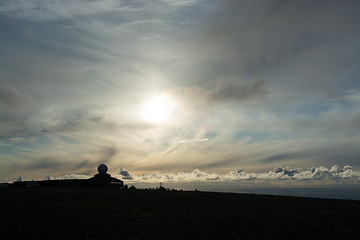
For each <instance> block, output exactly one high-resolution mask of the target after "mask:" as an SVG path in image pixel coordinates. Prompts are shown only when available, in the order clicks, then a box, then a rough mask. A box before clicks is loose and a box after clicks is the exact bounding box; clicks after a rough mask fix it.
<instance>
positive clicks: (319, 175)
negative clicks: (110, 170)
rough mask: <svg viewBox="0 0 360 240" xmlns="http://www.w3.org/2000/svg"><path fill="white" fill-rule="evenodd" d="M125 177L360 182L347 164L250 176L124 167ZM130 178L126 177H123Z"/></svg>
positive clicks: (358, 174) (138, 179)
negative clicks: (131, 170) (133, 171)
mask: <svg viewBox="0 0 360 240" xmlns="http://www.w3.org/2000/svg"><path fill="white" fill-rule="evenodd" d="M120 172H123V174H121V175H125V176H131V178H128V179H129V180H133V181H135V182H149V183H151V182H173V183H177V182H214V181H215V182H224V183H226V182H238V183H247V182H252V183H256V182H283V181H292V182H294V181H295V182H298V181H300V182H303V181H317V182H318V183H324V184H329V183H334V182H344V183H359V180H360V171H354V170H353V169H352V167H351V166H349V165H346V166H344V167H343V168H340V167H339V166H338V165H334V166H332V167H331V168H330V169H328V168H326V167H323V166H321V167H311V168H308V169H292V168H289V167H281V166H279V167H276V168H275V169H274V170H273V171H269V172H262V173H247V172H244V171H243V170H239V171H230V172H229V173H226V174H223V175H221V174H216V173H207V172H203V171H200V170H199V169H195V170H194V171H193V172H179V173H177V174H172V173H150V174H142V175H139V176H137V175H133V174H130V173H129V172H128V171H124V169H123V168H120V171H119V173H120ZM123 179H126V178H123Z"/></svg>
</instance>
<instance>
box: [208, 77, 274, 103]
mask: <svg viewBox="0 0 360 240" xmlns="http://www.w3.org/2000/svg"><path fill="white" fill-rule="evenodd" d="M264 86H265V83H264V81H263V80H254V81H251V82H249V83H247V82H244V81H241V80H239V79H238V78H236V77H231V78H223V79H220V80H219V81H218V82H217V83H216V86H215V87H214V89H212V90H211V91H210V95H209V100H210V101H211V102H215V103H216V102H223V103H224V102H232V103H242V102H245V101H249V100H254V99H258V98H263V97H264V96H266V95H267V94H268V91H266V90H265V87H264Z"/></svg>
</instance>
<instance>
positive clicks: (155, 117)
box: [142, 94, 175, 124]
mask: <svg viewBox="0 0 360 240" xmlns="http://www.w3.org/2000/svg"><path fill="white" fill-rule="evenodd" d="M174 110H175V101H174V100H173V99H172V98H171V97H170V96H169V95H168V94H159V95H155V96H154V97H152V98H151V99H150V100H149V101H148V102H146V103H145V104H144V105H143V107H142V117H143V119H144V120H145V121H147V122H149V123H151V124H161V123H164V122H166V121H168V120H169V119H170V117H171V115H172V114H173V112H174Z"/></svg>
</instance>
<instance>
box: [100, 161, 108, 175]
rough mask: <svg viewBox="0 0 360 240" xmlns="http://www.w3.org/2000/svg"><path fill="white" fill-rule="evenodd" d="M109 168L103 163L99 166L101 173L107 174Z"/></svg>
mask: <svg viewBox="0 0 360 240" xmlns="http://www.w3.org/2000/svg"><path fill="white" fill-rule="evenodd" d="M107 170H108V167H107V166H106V165H105V164H103V163H102V164H100V165H99V166H98V172H99V173H100V174H105V173H106V172H107Z"/></svg>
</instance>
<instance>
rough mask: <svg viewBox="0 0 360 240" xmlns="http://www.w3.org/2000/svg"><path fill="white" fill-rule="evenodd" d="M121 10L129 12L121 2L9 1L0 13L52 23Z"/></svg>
mask: <svg viewBox="0 0 360 240" xmlns="http://www.w3.org/2000/svg"><path fill="white" fill-rule="evenodd" d="M120 8H121V9H122V10H123V11H125V10H128V11H131V8H127V7H122V4H121V1H113V0H109V1H101V2H99V1H92V0H91V1H84V0H74V1H65V2H63V1H59V0H54V1H53V0H32V1H23V0H14V1H13V0H10V1H6V0H5V1H3V2H2V6H1V10H0V13H2V14H5V15H8V16H10V17H13V18H18V19H26V20H30V21H36V22H38V21H54V20H58V19H62V18H71V17H74V16H84V15H91V14H98V13H104V12H110V11H115V10H119V9H120Z"/></svg>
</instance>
